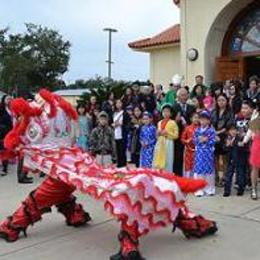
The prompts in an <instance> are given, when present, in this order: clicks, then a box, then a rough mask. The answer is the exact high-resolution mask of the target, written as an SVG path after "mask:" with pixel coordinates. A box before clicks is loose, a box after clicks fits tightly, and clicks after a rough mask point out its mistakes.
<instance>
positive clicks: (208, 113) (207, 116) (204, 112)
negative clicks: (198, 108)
mask: <svg viewBox="0 0 260 260" xmlns="http://www.w3.org/2000/svg"><path fill="white" fill-rule="evenodd" d="M199 115H200V117H201V118H207V119H209V120H210V118H211V115H210V112H209V111H208V110H203V111H202V112H200V114H199Z"/></svg>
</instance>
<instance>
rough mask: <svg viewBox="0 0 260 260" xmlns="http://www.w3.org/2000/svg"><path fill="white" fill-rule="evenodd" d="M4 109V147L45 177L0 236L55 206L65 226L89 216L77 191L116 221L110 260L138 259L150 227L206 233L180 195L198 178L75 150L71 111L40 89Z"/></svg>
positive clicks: (210, 229)
mask: <svg viewBox="0 0 260 260" xmlns="http://www.w3.org/2000/svg"><path fill="white" fill-rule="evenodd" d="M11 109H12V111H13V113H14V114H15V115H16V116H17V118H18V120H17V123H16V125H15V127H14V128H13V130H12V131H11V132H10V133H9V134H8V135H7V137H6V139H5V147H6V148H7V149H9V151H11V150H13V151H16V153H18V155H19V156H22V157H23V158H24V167H25V168H27V169H28V170H30V171H32V172H43V173H46V174H47V175H48V177H47V179H46V180H45V181H44V182H43V183H42V184H41V185H40V186H39V187H38V188H37V189H36V190H35V191H33V192H31V194H30V195H29V196H28V197H27V198H26V199H25V200H24V201H23V202H22V204H21V205H20V207H19V208H18V209H17V210H16V211H15V213H14V214H13V215H12V216H10V217H8V218H7V219H5V220H4V221H2V222H1V223H0V235H1V237H2V238H4V239H6V240H7V241H9V242H13V241H16V240H17V239H18V238H19V233H20V232H21V231H24V232H25V231H26V229H27V227H28V226H29V225H32V224H33V223H35V222H37V221H39V220H40V219H41V216H42V214H43V213H45V212H49V211H50V208H51V207H52V206H54V205H55V206H56V207H57V208H58V211H59V212H60V213H62V214H63V215H64V216H65V218H66V222H67V224H68V225H73V226H79V225H82V224H85V223H86V222H88V221H89V220H90V216H89V214H88V213H86V212H85V211H84V210H83V208H82V206H81V205H80V204H76V202H75V197H73V196H72V193H73V192H74V191H75V189H79V190H80V191H81V192H83V193H87V194H89V195H90V196H92V197H94V198H95V199H97V200H100V201H103V203H104V207H105V209H106V210H108V211H109V212H110V213H111V214H112V216H113V217H115V218H116V219H117V220H118V221H119V222H120V223H121V232H120V234H119V236H118V238H119V241H120V245H121V248H120V251H119V253H118V254H116V255H113V256H111V257H110V259H111V260H141V259H144V258H143V257H142V256H141V254H140V253H139V250H138V245H139V238H140V237H141V236H142V235H145V234H147V233H148V232H149V231H150V230H152V229H155V228H159V227H164V226H166V225H169V224H171V225H173V228H174V230H175V228H179V229H181V230H182V231H183V233H184V235H185V236H186V237H203V236H205V235H210V234H214V233H215V232H216V231H217V226H216V223H215V222H214V221H210V220H207V219H205V218H203V217H202V216H196V215H194V214H192V213H191V212H190V211H189V210H188V208H187V206H186V202H185V200H186V196H187V194H188V193H194V192H196V191H197V190H200V189H202V188H204V187H205V185H206V183H205V182H204V181H203V180H190V179H185V178H180V177H176V176H174V175H173V174H170V173H167V172H164V171H157V170H151V169H136V170H130V169H127V170H118V169H115V168H108V169H103V168H102V167H101V166H100V165H98V164H96V162H95V160H94V159H93V158H92V157H91V156H90V155H89V154H87V153H83V152H82V151H81V150H80V149H78V148H74V147H71V142H70V140H71V138H70V136H69V133H70V132H71V124H70V120H76V119H77V115H76V112H75V110H74V109H73V108H72V107H71V106H70V105H69V104H68V103H67V102H66V101H65V100H63V99H62V98H61V97H59V96H56V95H54V94H52V93H50V92H49V91H47V90H45V89H43V90H41V91H40V92H39V93H38V94H37V95H36V97H35V101H33V102H30V103H28V102H27V101H25V100H23V99H21V98H19V99H15V100H13V101H12V104H11Z"/></svg>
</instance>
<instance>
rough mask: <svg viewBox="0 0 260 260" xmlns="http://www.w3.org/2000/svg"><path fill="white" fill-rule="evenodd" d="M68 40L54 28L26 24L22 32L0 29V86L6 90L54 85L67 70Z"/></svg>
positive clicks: (33, 89)
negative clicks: (10, 32) (13, 32)
mask: <svg viewBox="0 0 260 260" xmlns="http://www.w3.org/2000/svg"><path fill="white" fill-rule="evenodd" d="M70 46H71V44H70V42H69V41H65V40H63V38H62V36H61V35H60V34H59V33H58V32H57V31H55V30H52V29H48V28H47V27H42V26H38V25H34V24H26V32H25V33H23V34H9V29H8V28H6V29H3V30H1V31H0V84H1V85H0V86H1V88H2V89H3V90H5V91H7V92H9V93H10V92H11V91H13V88H14V87H15V88H18V90H19V91H20V90H23V89H25V88H26V89H30V90H31V91H36V90H38V89H39V88H40V87H43V86H44V87H48V88H54V87H56V86H57V85H58V84H60V82H62V81H61V76H62V75H63V74H64V73H65V72H66V71H67V69H68V64H69V58H70V51H69V49H70Z"/></svg>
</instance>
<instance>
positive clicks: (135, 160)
mask: <svg viewBox="0 0 260 260" xmlns="http://www.w3.org/2000/svg"><path fill="white" fill-rule="evenodd" d="M131 161H132V163H133V164H134V165H135V166H136V167H139V166H140V154H137V153H133V154H131Z"/></svg>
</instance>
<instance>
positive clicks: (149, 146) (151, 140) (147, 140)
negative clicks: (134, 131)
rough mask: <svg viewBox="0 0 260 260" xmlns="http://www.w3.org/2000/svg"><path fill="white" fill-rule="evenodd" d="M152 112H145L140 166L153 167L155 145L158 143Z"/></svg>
mask: <svg viewBox="0 0 260 260" xmlns="http://www.w3.org/2000/svg"><path fill="white" fill-rule="evenodd" d="M152 121H153V116H152V114H150V113H148V112H145V113H143V126H142V128H141V132H140V143H141V152H140V167H142V168H152V162H153V154H154V147H155V144H156V127H155V126H154V125H153V123H152Z"/></svg>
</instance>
